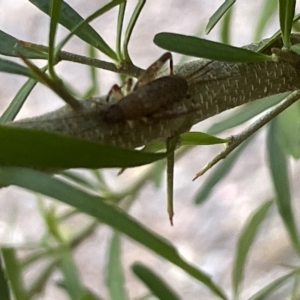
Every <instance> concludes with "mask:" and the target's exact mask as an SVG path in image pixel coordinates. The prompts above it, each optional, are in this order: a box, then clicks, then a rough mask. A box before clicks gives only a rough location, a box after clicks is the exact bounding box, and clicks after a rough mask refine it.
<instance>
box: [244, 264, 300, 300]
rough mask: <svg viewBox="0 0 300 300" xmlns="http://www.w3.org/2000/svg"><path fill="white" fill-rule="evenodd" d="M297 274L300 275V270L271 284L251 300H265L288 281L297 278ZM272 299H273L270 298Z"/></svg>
mask: <svg viewBox="0 0 300 300" xmlns="http://www.w3.org/2000/svg"><path fill="white" fill-rule="evenodd" d="M297 273H299V270H296V271H293V272H290V273H288V274H286V275H284V276H282V277H279V278H277V279H275V280H274V281H272V282H271V283H269V284H268V285H267V286H265V287H264V288H262V289H261V290H260V291H258V292H257V293H255V294H254V295H253V296H251V297H250V298H249V300H265V299H266V297H268V296H270V294H271V293H273V292H274V291H275V290H276V289H277V288H279V287H280V286H281V285H283V284H284V283H285V282H286V281H287V280H288V279H290V278H291V277H293V276H295V275H296V274H297ZM268 299H271V298H268Z"/></svg>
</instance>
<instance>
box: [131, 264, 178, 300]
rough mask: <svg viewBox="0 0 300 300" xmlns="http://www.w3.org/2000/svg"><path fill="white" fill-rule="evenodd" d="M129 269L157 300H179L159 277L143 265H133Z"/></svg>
mask: <svg viewBox="0 0 300 300" xmlns="http://www.w3.org/2000/svg"><path fill="white" fill-rule="evenodd" d="M131 269H132V271H133V272H134V274H135V275H136V276H137V277H138V278H139V279H140V280H141V281H142V282H143V283H144V284H145V285H146V286H147V287H148V288H149V290H150V291H151V292H152V294H153V295H154V296H156V297H157V298H158V299H160V300H180V297H179V296H178V295H177V293H176V292H175V291H174V290H173V289H172V288H171V287H170V286H169V285H168V284H167V283H166V282H165V281H164V280H163V279H162V278H161V277H160V276H159V275H157V274H156V273H155V272H154V271H152V270H151V269H150V268H148V267H147V266H145V265H144V264H142V263H134V264H133V265H132V266H131Z"/></svg>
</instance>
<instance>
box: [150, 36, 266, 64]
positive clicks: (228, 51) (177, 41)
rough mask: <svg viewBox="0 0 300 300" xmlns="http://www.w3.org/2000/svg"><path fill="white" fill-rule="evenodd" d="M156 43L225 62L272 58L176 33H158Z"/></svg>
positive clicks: (174, 49) (170, 49) (257, 60)
mask: <svg viewBox="0 0 300 300" xmlns="http://www.w3.org/2000/svg"><path fill="white" fill-rule="evenodd" d="M154 43H155V44H156V45H157V46H159V47H161V48H163V49H167V50H169V51H172V52H177V53H181V54H184V55H188V56H195V57H202V58H208V59H211V60H218V61H224V62H235V63H242V62H252V63H254V62H262V61H270V60H272V58H271V56H268V55H264V54H262V53H257V52H253V51H250V50H247V49H243V48H237V47H233V46H230V45H225V44H221V43H217V42H212V41H208V40H205V39H200V38H197V37H193V36H187V35H181V34H176V33H168V32H162V33H158V34H157V35H156V36H155V37H154Z"/></svg>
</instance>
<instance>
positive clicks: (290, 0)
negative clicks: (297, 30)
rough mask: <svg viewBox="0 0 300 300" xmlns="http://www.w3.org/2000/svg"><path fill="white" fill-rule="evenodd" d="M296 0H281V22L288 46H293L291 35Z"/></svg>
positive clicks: (283, 35) (286, 45)
mask: <svg viewBox="0 0 300 300" xmlns="http://www.w3.org/2000/svg"><path fill="white" fill-rule="evenodd" d="M295 6H296V0H279V22H280V30H281V33H282V39H283V44H284V46H285V47H286V48H288V49H289V48H290V47H291V41H290V35H291V31H292V25H293V18H294V15H295Z"/></svg>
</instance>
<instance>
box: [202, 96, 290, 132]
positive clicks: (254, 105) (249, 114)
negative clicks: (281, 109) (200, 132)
mask: <svg viewBox="0 0 300 300" xmlns="http://www.w3.org/2000/svg"><path fill="white" fill-rule="evenodd" d="M289 94H290V92H287V93H282V94H277V95H272V96H269V97H266V98H262V99H259V100H257V101H254V102H250V103H247V104H245V105H243V106H242V107H241V108H238V109H237V110H235V111H234V112H233V113H231V114H230V115H229V116H227V117H226V118H225V119H224V120H221V121H219V122H215V123H214V124H213V125H212V126H211V127H209V129H207V132H208V133H210V134H219V133H220V132H223V131H225V130H228V129H230V128H233V127H236V126H238V125H240V124H243V123H245V122H246V121H248V120H250V119H252V118H253V117H255V116H256V115H258V114H260V113H261V112H263V111H265V110H266V109H268V108H270V107H272V106H274V105H275V104H278V103H279V102H280V101H282V100H283V99H285V98H286V97H287V96H288V95H289Z"/></svg>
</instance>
